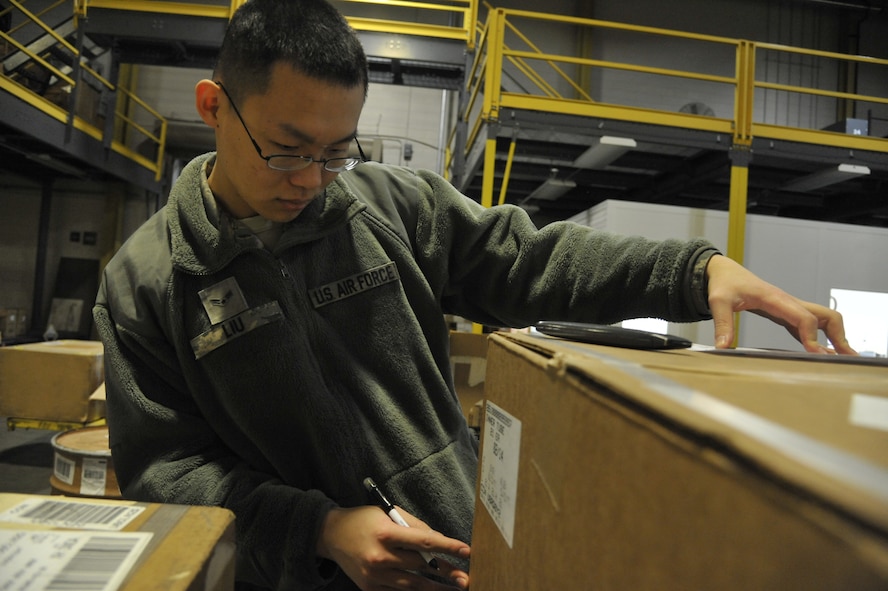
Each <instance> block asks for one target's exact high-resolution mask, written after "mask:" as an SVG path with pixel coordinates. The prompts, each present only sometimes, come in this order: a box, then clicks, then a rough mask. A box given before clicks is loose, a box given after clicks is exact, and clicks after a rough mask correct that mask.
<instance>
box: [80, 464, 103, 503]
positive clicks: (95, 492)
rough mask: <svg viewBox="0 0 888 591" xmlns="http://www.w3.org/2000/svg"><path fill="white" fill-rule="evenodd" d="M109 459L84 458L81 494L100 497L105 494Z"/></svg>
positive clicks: (81, 474)
mask: <svg viewBox="0 0 888 591" xmlns="http://www.w3.org/2000/svg"><path fill="white" fill-rule="evenodd" d="M106 474H108V460H106V459H104V458H83V469H82V470H81V473H80V494H82V495H85V496H93V497H100V496H102V495H104V494H105V481H106Z"/></svg>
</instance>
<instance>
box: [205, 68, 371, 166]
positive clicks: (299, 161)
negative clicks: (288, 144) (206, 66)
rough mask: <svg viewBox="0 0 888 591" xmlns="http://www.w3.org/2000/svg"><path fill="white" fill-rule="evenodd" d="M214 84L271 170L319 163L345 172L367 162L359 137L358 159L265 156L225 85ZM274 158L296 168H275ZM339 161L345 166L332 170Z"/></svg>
mask: <svg viewBox="0 0 888 591" xmlns="http://www.w3.org/2000/svg"><path fill="white" fill-rule="evenodd" d="M214 82H215V83H216V84H217V85H218V86H219V88H221V89H222V92H224V93H225V96H226V97H227V98H228V102H229V103H231V108H232V109H234V114H235V115H237V118H238V119H239V120H240V122H241V125H243V126H244V131H246V132H247V137H248V138H250V142H251V143H252V144H253V147H254V148H255V149H256V153H257V154H258V155H259V157H260V158H262V159H263V160H265V164H266V165H267V166H268V168H270V169H272V170H278V171H282V172H295V171H297V170H305V169H306V168H308V167H309V166H311V164H312V163H313V162H314V163H317V164H320V165H321V166H323V168H324V170H326V171H327V172H345V171H346V170H351V169H353V168H354V167H356V166H357V165H358V164H361V163H362V162H367V157H366V156H365V155H364V150H363V149H362V148H361V143H360V142H359V141H358V138H357V136H355V137H354V138H353V139H354V140H355V145H357V146H358V153H359V154H360V155H361V157H360V158H356V157H354V156H346V157H342V158H321V159H316V158H314V157H312V156H296V155H293V154H271V155H270V156H266V155H264V154H263V153H262V148H260V147H259V144H258V143H257V142H256V140H255V139H254V138H253V134H252V133H250V130H249V129H248V128H247V124H246V122H245V121H244V118H243V116H241V114H240V110H239V109H238V108H237V105H235V104H234V99H232V98H231V95H230V94H228V90H226V89H225V86H223V84H222V83H221V82H219V81H218V80H214ZM272 158H284V159H286V161H289V162H293V163H294V164H296V166H295V167H294V166H288V167H283V166H274V165H273V164H272V162H271V161H272ZM337 161H342V162H343V165H342V166H334V167H332V168H331V167H330V163H331V162H337Z"/></svg>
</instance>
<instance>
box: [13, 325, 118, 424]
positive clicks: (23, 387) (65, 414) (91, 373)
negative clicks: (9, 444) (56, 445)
mask: <svg viewBox="0 0 888 591" xmlns="http://www.w3.org/2000/svg"><path fill="white" fill-rule="evenodd" d="M104 369H105V365H104V349H103V347H102V343H101V342H99V341H76V340H60V341H48V342H45V343H30V344H25V345H13V346H11V347H0V416H5V417H15V418H22V419H42V420H48V421H71V422H84V421H89V420H94V419H96V418H99V417H92V416H90V401H89V397H90V395H91V394H92V393H93V392H95V391H96V388H98V387H99V385H101V384H102V382H103V381H104V377H105V376H104Z"/></svg>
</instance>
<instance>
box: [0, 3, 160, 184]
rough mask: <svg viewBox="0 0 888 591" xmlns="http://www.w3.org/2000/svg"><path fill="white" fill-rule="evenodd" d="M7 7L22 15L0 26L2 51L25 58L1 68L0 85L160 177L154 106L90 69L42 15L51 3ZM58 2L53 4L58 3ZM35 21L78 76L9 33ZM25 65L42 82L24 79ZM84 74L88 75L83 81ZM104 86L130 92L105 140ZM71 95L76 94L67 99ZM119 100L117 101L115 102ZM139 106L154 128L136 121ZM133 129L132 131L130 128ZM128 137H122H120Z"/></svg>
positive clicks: (124, 92) (157, 126) (116, 111)
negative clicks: (10, 25) (5, 27)
mask: <svg viewBox="0 0 888 591" xmlns="http://www.w3.org/2000/svg"><path fill="white" fill-rule="evenodd" d="M9 4H10V6H9V7H8V8H7V9H6V10H7V11H13V10H17V11H18V13H19V14H21V15H22V16H23V17H24V18H23V20H22V22H21V24H20V25H19V26H17V27H15V28H14V29H12V30H10V31H9V32H8V33H4V32H2V31H0V39H2V40H3V42H4V44H5V47H6V49H7V53H8V54H10V55H12V54H15V53H20V54H23V55H25V56H27V58H28V59H27V61H26V62H24V63H22V65H21V66H19V67H18V68H15V69H13V70H12V71H10V72H8V73H7V72H6V71H5V69H4V71H3V72H0V90H4V91H6V92H9V93H10V94H12V95H13V96H16V97H18V98H19V99H21V100H23V101H25V102H27V103H28V104H30V105H31V106H33V107H34V108H36V109H38V110H39V111H41V112H43V113H45V114H46V115H48V116H50V117H52V118H54V119H56V120H58V121H60V122H63V123H66V124H69V123H70V124H71V125H73V127H74V128H75V129H77V130H79V131H81V132H83V133H85V134H87V135H89V136H91V137H93V138H94V139H96V140H97V141H100V142H104V143H108V144H109V145H110V148H111V149H112V150H114V151H115V152H117V153H119V154H121V155H123V156H125V157H127V158H129V159H131V160H133V161H135V162H138V163H139V164H140V165H142V166H144V167H145V168H147V169H148V170H150V171H152V172H154V175H155V179H156V180H160V178H161V174H162V172H163V154H164V143H165V137H166V128H167V121H166V119H165V118H164V117H163V116H162V115H160V113H158V112H157V111H155V110H154V109H152V108H151V107H149V106H148V105H147V104H145V103H144V101H142V100H140V99H139V98H138V97H136V96H135V95H133V94H132V93H131V92H130V91H129V90H128V89H126V88H120V87H116V86H115V85H114V84H112V83H111V82H109V81H108V80H107V79H105V78H103V77H102V76H101V75H99V74H98V73H97V72H96V71H95V70H93V69H92V68H90V67H89V66H88V65H86V64H85V63H83V62H81V55H80V53H79V51H78V49H77V48H76V47H74V46H73V45H72V44H71V43H69V42H68V41H67V40H66V39H65V38H63V37H62V36H60V35H59V34H58V33H56V31H54V30H53V29H52V28H51V27H50V26H49V25H47V24H46V23H45V22H44V21H43V20H42V18H41V17H42V16H43V14H45V13H46V12H47V11H48V10H49V9H51V8H52V7H50V8H48V9H46V10H43V11H42V12H40V13H35V12H31V11H29V10H28V9H27V8H26V7H25V5H24V2H23V1H22V0H9ZM58 5H59V4H58V3H57V4H56V5H54V6H58ZM31 24H33V25H36V26H37V27H39V28H40V29H41V30H42V31H43V32H44V33H45V34H46V35H49V36H50V37H51V38H52V41H53V48H54V50H55V51H62V52H65V53H66V54H67V55H68V56H69V58H70V61H71V63H74V64H78V67H79V68H80V75H79V80H78V79H76V78H78V76H76V75H75V74H74V72H73V70H67V69H65V70H63V69H62V68H60V67H58V66H56V65H54V64H53V63H52V62H51V61H50V60H49V52H48V50H47V51H42V52H40V53H35V52H34V51H32V50H31V49H29V48H28V47H27V46H25V45H23V44H22V43H20V42H19V41H18V40H16V38H15V37H14V35H15V34H16V32H17V31H18V30H20V29H22V28H23V27H24V26H27V25H31ZM28 70H33V71H39V72H40V75H41V76H43V77H45V78H46V84H45V88H34V85H33V84H29V82H28V79H27V77H26V75H25V74H24V72H26V71H28ZM88 80H89V81H88ZM96 87H98V88H99V89H101V88H105V89H107V90H108V91H110V92H115V91H119V92H120V93H122V94H124V95H126V96H128V97H129V99H130V100H129V105H130V106H131V107H130V109H131V110H129V111H128V112H121V111H119V110H117V109H115V110H114V112H113V116H114V118H115V125H114V128H115V129H117V130H118V133H115V135H114V137H113V138H110V140H111V141H110V142H106V141H105V140H106V138H105V126H104V121H103V120H102V117H101V116H100V115H99V113H98V111H97V109H96V107H97V105H98V100H94V101H93V100H91V99H98V97H99V95H100V93H101V90H96ZM72 97H73V98H75V99H76V100H72ZM118 104H120V103H118ZM133 106H134V107H136V108H138V109H141V112H140V113H139V114H140V115H142V116H143V117H144V118H147V119H148V120H149V121H150V123H149V124H148V125H150V126H151V127H153V128H155V129H156V130H158V131H149V130H148V129H147V128H146V127H145V124H137V123H136V122H135V119H134V112H133V111H132V108H133ZM134 132H135V133H134ZM124 137H127V138H128V140H127V141H123V139H122V138H124ZM146 140H147V142H148V143H149V144H152V145H153V146H154V148H153V149H149V150H147V152H148V153H152V152H153V155H152V156H151V157H146V156H144V155H143V153H144V152H146V150H143V149H140V144H141V143H142V142H143V141H146Z"/></svg>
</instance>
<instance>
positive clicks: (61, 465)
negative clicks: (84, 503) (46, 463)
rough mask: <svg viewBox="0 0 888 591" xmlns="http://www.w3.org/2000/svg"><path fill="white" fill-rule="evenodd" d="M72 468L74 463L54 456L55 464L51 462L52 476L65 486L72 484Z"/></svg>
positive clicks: (57, 455)
mask: <svg viewBox="0 0 888 591" xmlns="http://www.w3.org/2000/svg"><path fill="white" fill-rule="evenodd" d="M74 466H75V463H74V462H72V461H71V460H69V459H68V458H66V457H63V456H60V455H59V454H56V455H55V462H53V474H55V477H56V478H58V479H59V480H61V481H62V482H64V483H65V484H74Z"/></svg>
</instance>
